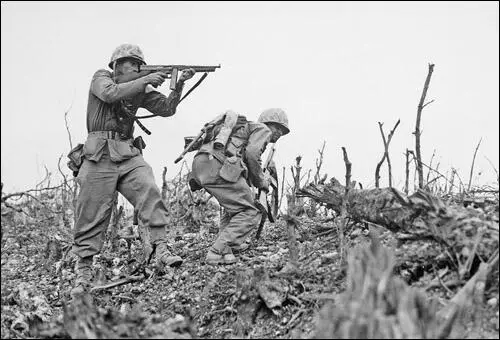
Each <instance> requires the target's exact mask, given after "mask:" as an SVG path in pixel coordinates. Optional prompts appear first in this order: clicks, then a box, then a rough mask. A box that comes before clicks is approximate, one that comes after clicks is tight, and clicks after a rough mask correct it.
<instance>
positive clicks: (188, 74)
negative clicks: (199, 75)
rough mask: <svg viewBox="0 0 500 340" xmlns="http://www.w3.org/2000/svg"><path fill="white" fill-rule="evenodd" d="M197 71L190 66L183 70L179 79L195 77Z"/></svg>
mask: <svg viewBox="0 0 500 340" xmlns="http://www.w3.org/2000/svg"><path fill="white" fill-rule="evenodd" d="M195 73H196V71H195V70H194V69H193V68H188V69H187V70H184V71H182V74H181V76H180V77H179V81H186V80H188V79H191V78H193V76H194V74H195Z"/></svg>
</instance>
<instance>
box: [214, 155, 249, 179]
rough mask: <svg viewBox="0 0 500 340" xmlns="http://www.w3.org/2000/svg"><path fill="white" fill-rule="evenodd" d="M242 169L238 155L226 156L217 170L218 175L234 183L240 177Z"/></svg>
mask: <svg viewBox="0 0 500 340" xmlns="http://www.w3.org/2000/svg"><path fill="white" fill-rule="evenodd" d="M243 170H244V169H243V166H242V165H241V158H240V157H236V156H233V157H226V159H225V160H224V163H223V164H222V167H221V168H220V170H219V176H220V177H222V178H223V179H225V180H226V181H228V182H231V183H235V182H236V181H238V179H239V178H240V176H241V173H242V172H243Z"/></svg>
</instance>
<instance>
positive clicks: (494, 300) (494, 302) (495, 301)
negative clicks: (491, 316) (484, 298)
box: [488, 298, 498, 307]
mask: <svg viewBox="0 0 500 340" xmlns="http://www.w3.org/2000/svg"><path fill="white" fill-rule="evenodd" d="M497 304H498V299H497V298H491V299H489V300H488V306H490V307H496V306H497Z"/></svg>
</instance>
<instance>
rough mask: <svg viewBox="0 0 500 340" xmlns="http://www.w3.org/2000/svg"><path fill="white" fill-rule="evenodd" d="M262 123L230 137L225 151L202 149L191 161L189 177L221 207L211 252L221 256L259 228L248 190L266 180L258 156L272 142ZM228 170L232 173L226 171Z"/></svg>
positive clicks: (258, 215)
mask: <svg viewBox="0 0 500 340" xmlns="http://www.w3.org/2000/svg"><path fill="white" fill-rule="evenodd" d="M271 135H272V133H271V130H270V129H269V128H268V127H267V126H266V125H265V124H263V123H258V122H248V123H246V124H245V125H244V126H243V127H240V128H239V129H237V130H236V131H235V132H233V134H232V135H231V139H230V141H229V145H228V146H227V150H231V153H230V155H231V156H228V153H227V151H226V152H224V151H221V150H218V149H216V148H214V143H213V141H211V142H209V143H206V144H204V145H202V146H201V147H200V149H199V151H198V152H197V154H196V155H195V157H194V159H193V165H192V177H193V178H194V180H195V181H196V182H197V183H198V184H199V185H200V186H202V187H203V188H205V190H206V191H208V192H209V193H210V194H212V195H213V196H214V197H215V198H216V199H217V200H218V201H219V203H220V205H221V206H222V207H224V215H223V216H222V217H221V223H220V231H219V235H218V237H217V239H216V241H215V243H214V244H213V246H212V250H213V251H215V252H217V253H220V254H224V253H227V252H230V250H229V248H232V247H236V246H238V245H241V244H242V242H244V241H245V239H246V238H247V236H248V235H249V233H250V232H251V231H252V229H253V228H254V227H256V226H257V225H258V224H259V221H260V218H261V212H260V210H259V209H258V208H257V207H256V205H255V203H254V194H253V192H252V189H251V186H254V187H256V188H262V187H264V186H265V183H266V179H265V177H264V174H263V172H262V168H261V164H262V162H261V155H262V153H263V152H264V150H265V149H266V146H267V144H268V143H269V141H270V138H271ZM226 167H227V168H230V169H231V170H229V171H225V169H226Z"/></svg>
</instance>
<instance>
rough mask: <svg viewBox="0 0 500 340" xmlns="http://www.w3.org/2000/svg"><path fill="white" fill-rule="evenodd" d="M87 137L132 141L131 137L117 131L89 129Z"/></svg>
mask: <svg viewBox="0 0 500 340" xmlns="http://www.w3.org/2000/svg"><path fill="white" fill-rule="evenodd" d="M89 137H97V138H105V139H114V140H118V141H125V142H128V141H130V142H132V140H133V137H128V136H125V135H124V134H122V133H120V132H118V131H91V132H89Z"/></svg>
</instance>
